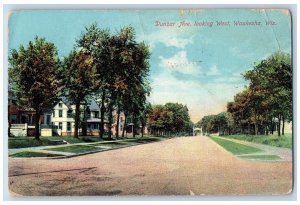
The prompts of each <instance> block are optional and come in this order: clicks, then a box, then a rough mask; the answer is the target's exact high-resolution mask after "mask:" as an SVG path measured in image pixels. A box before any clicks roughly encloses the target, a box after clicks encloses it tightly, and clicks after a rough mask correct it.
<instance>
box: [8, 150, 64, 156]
mask: <svg viewBox="0 0 300 205" xmlns="http://www.w3.org/2000/svg"><path fill="white" fill-rule="evenodd" d="M58 156H63V155H60V154H50V153H42V152H30V151H25V152H19V153H16V154H13V155H10V157H58Z"/></svg>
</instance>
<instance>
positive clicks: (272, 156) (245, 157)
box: [240, 155, 280, 160]
mask: <svg viewBox="0 0 300 205" xmlns="http://www.w3.org/2000/svg"><path fill="white" fill-rule="evenodd" d="M240 157H241V158H244V159H259V160H278V159H280V157H279V156H277V155H245V156H240Z"/></svg>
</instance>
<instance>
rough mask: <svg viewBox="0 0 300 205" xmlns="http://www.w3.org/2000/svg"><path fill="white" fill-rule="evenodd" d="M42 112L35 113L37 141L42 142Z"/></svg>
mask: <svg viewBox="0 0 300 205" xmlns="http://www.w3.org/2000/svg"><path fill="white" fill-rule="evenodd" d="M40 118H41V114H40V111H36V112H35V133H34V134H35V139H36V140H40Z"/></svg>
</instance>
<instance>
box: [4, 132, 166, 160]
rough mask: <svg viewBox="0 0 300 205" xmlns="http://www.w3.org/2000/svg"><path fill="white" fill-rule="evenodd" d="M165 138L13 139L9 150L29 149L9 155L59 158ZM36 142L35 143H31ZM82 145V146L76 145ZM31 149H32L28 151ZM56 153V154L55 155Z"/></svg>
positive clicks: (10, 141)
mask: <svg viewBox="0 0 300 205" xmlns="http://www.w3.org/2000/svg"><path fill="white" fill-rule="evenodd" d="M58 139H60V140H62V139H63V140H65V141H67V142H68V144H67V145H56V146H51V147H50V146H49V145H50V141H51V140H58ZM164 139H168V138H166V137H149V136H147V137H143V138H126V139H121V140H111V141H107V140H103V139H100V138H98V137H79V138H74V137H42V138H41V141H40V142H37V141H36V140H35V139H34V138H28V137H27V138H25V137H23V138H13V139H9V149H13V148H14V149H17V148H20V149H22V148H29V150H24V151H20V152H17V153H15V154H11V155H10V157H59V156H65V154H64V153H69V154H71V155H76V154H84V153H93V152H97V151H104V150H110V149H116V148H122V147H128V146H133V145H138V144H144V143H150V142H157V141H161V140H164ZM32 142H36V143H32ZM78 143H83V144H78ZM40 146H49V148H48V147H45V148H41V149H40V148H39V147H40ZM30 148H32V149H30ZM57 152H58V153H57Z"/></svg>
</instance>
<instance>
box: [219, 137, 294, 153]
mask: <svg viewBox="0 0 300 205" xmlns="http://www.w3.org/2000/svg"><path fill="white" fill-rule="evenodd" d="M222 137H226V138H231V139H237V140H244V141H248V142H254V143H258V144H265V145H270V146H274V147H284V148H289V149H292V147H293V137H292V134H285V135H284V136H280V137H278V136H277V135H225V136H222Z"/></svg>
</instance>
